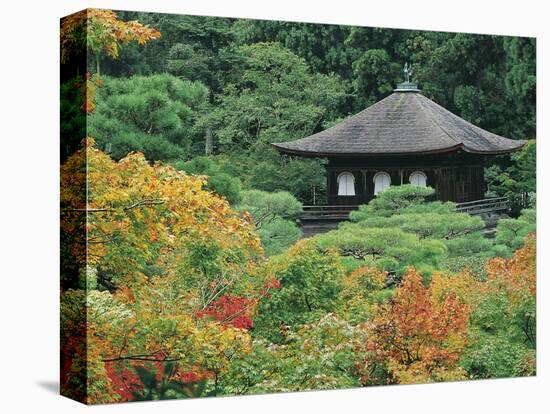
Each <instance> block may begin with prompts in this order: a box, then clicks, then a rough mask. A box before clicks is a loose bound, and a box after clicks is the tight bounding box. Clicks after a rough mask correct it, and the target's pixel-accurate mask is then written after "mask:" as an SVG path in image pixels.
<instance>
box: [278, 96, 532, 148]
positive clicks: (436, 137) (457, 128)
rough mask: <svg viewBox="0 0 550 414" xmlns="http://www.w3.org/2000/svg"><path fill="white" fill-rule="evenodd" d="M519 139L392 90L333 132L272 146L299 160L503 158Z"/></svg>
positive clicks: (420, 97)
mask: <svg viewBox="0 0 550 414" xmlns="http://www.w3.org/2000/svg"><path fill="white" fill-rule="evenodd" d="M524 143H525V142H524V141H515V140H512V139H509V138H504V137H501V136H499V135H496V134H493V133H492V132H489V131H485V130H484V129H481V128H479V127H477V126H475V125H473V124H471V123H469V122H468V121H465V120H464V119H462V118H460V117H459V116H457V115H455V114H453V113H452V112H449V111H448V110H446V109H445V108H443V107H442V106H440V105H438V104H436V103H435V102H433V101H432V100H430V99H428V98H426V97H425V96H424V95H422V94H420V93H417V92H411V91H407V92H401V91H398V92H394V93H393V94H391V95H390V96H388V97H386V98H384V99H382V100H381V101H379V102H377V103H375V104H374V105H372V106H369V107H368V108H367V109H364V110H363V111H361V112H359V113H358V114H356V115H354V116H352V117H350V118H348V119H346V120H344V121H343V122H341V123H339V124H337V125H335V126H333V127H332V128H329V129H326V130H324V131H321V132H319V133H317V134H314V135H311V136H309V137H306V138H302V139H298V140H296V141H290V142H281V143H275V144H273V146H274V147H275V148H277V149H278V150H279V151H280V152H283V153H287V154H296V155H304V156H313V157H315V156H369V155H407V154H430V153H440V152H448V151H453V150H458V149H461V150H463V151H465V152H470V153H476V154H502V153H507V152H512V151H515V150H518V149H520V148H521V147H522V146H523V144H524Z"/></svg>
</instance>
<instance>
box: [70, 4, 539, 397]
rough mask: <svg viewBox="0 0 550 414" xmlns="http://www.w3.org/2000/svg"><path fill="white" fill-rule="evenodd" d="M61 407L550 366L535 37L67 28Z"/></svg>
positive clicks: (139, 18)
mask: <svg viewBox="0 0 550 414" xmlns="http://www.w3.org/2000/svg"><path fill="white" fill-rule="evenodd" d="M60 41H61V114H60V118H61V119H60V122H61V148H60V154H61V189H60V191H61V192H60V197H61V229H60V232H61V374H60V375H61V378H60V382H61V393H62V394H63V395H65V396H67V397H70V398H73V399H75V400H78V401H81V402H84V403H87V404H105V403H116V402H127V401H142V400H160V399H177V398H196V397H209V396H222V395H248V394H258V393H274V392H288V391H303V390H326V389H341V388H349V387H368V386H373V385H392V384H418V383H428V382H440V381H460V380H472V379H484V378H502V377H519V376H532V375H535V374H536V312H535V309H536V307H535V297H536V268H535V263H536V234H535V233H536V212H535V199H536V197H535V190H536V185H535V171H536V168H535V148H536V145H535V142H536V141H535V138H536V137H535V132H536V123H535V112H536V111H535V102H536V99H535V90H536V77H535V66H536V65H535V64H536V56H535V39H533V38H522V37H509V36H497V35H476V34H465V33H446V32H426V31H419V30H403V29H388V28H384V29H382V28H370V27H352V26H342V25H339V26H338V25H329V24H326V25H321V24H309V23H291V22H278V21H267V20H246V19H232V18H220V17H206V16H188V15H171V14H158V13H145V12H129V11H112V10H99V9H87V10H84V11H81V12H78V13H75V14H72V15H70V16H67V17H64V18H62V19H61V30H60Z"/></svg>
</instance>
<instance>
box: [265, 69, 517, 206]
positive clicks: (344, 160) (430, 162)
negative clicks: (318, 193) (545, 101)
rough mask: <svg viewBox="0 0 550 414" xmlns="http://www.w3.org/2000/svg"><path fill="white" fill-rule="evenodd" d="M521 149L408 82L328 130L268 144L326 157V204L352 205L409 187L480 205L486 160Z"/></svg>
mask: <svg viewBox="0 0 550 414" xmlns="http://www.w3.org/2000/svg"><path fill="white" fill-rule="evenodd" d="M405 72H406V70H405ZM523 145H524V141H517V140H512V139H509V138H505V137H502V136H499V135H496V134H493V133H492V132H489V131H486V130H484V129H481V128H479V127H477V126H475V125H473V124H471V123H469V122H468V121H465V120H464V119H462V118H460V117H459V116H457V115H455V114H453V113H451V112H450V111H448V110H446V109H445V108H443V107H442V106H440V105H438V104H437V103H435V102H434V101H432V100H430V99H428V98H427V97H425V96H424V95H422V93H421V91H420V90H419V89H418V87H417V84H416V83H413V82H410V81H409V79H406V82H403V83H401V84H399V85H398V86H397V89H395V90H394V92H393V93H392V94H391V95H389V96H388V97H386V98H384V99H382V100H381V101H379V102H377V103H375V104H374V105H372V106H369V107H368V108H366V109H364V110H363V111H361V112H359V113H358V114H356V115H353V116H351V117H349V118H347V119H346V120H344V121H342V122H341V123H339V124H337V125H335V126H333V127H332V128H329V129H326V130H324V131H321V132H319V133H316V134H313V135H311V136H308V137H306V138H302V139H298V140H296V141H290V142H281V143H275V144H273V146H274V147H275V148H276V149H277V150H278V151H279V152H281V153H283V154H288V155H294V156H301V157H320V158H326V159H327V160H328V163H327V164H326V170H327V174H326V175H327V202H328V204H329V205H350V206H353V205H357V204H364V203H367V202H368V201H370V200H371V199H372V198H373V197H375V196H376V195H377V194H379V193H380V192H381V191H384V190H385V189H386V188H388V187H389V186H392V185H401V184H407V183H412V184H415V185H418V186H430V187H433V188H434V189H435V199H437V200H444V201H454V202H457V203H464V202H469V201H473V200H480V199H483V197H484V194H485V181H484V176H483V169H484V166H485V165H486V164H487V161H488V159H489V158H490V157H493V156H495V155H498V154H507V153H510V152H513V151H516V150H518V149H520V148H521V147H522V146H523Z"/></svg>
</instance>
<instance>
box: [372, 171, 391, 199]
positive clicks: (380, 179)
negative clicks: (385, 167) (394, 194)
mask: <svg viewBox="0 0 550 414" xmlns="http://www.w3.org/2000/svg"><path fill="white" fill-rule="evenodd" d="M373 181H374V195H377V194H378V193H381V192H382V191H384V190H385V189H386V188H388V187H389V186H390V184H391V177H390V175H389V174H388V173H387V172H383V171H382V172H377V173H376V174H374V179H373Z"/></svg>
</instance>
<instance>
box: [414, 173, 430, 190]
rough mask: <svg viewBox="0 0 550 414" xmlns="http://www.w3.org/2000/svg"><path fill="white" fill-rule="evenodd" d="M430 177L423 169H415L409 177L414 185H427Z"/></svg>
mask: <svg viewBox="0 0 550 414" xmlns="http://www.w3.org/2000/svg"><path fill="white" fill-rule="evenodd" d="M427 179H428V177H426V174H424V173H423V172H422V171H415V172H413V173H412V174H411V175H410V177H409V182H410V183H411V184H412V185H417V186H419V187H426V181H427Z"/></svg>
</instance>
